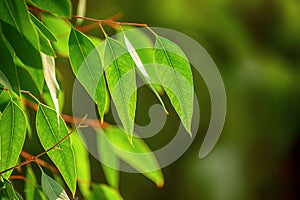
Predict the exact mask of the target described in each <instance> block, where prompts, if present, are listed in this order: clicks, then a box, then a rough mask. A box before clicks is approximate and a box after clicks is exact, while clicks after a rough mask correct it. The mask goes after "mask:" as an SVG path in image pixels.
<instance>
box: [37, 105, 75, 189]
mask: <svg viewBox="0 0 300 200" xmlns="http://www.w3.org/2000/svg"><path fill="white" fill-rule="evenodd" d="M59 126H60V128H59V127H58V123H57V115H56V112H55V110H53V109H51V108H49V107H47V106H45V105H43V104H39V107H38V111H37V114H36V130H37V134H38V137H39V139H40V141H41V144H42V146H43V147H44V149H45V150H47V149H49V148H52V147H53V146H55V145H57V143H58V142H59V141H60V140H61V139H63V138H64V137H65V136H66V135H67V134H68V129H67V126H66V124H65V122H64V121H63V120H62V118H61V117H60V123H59ZM47 154H48V156H49V157H50V158H51V160H52V161H53V163H54V164H55V166H56V167H57V168H58V170H59V171H60V173H61V175H62V177H63V178H64V180H65V182H66V184H67V185H68V187H69V188H70V190H71V192H72V193H73V194H74V193H75V190H76V179H77V174H76V167H75V158H74V152H73V148H72V146H71V144H70V138H66V139H65V140H64V141H63V142H61V143H60V144H58V145H57V146H56V149H53V150H51V151H49V152H48V153H47Z"/></svg>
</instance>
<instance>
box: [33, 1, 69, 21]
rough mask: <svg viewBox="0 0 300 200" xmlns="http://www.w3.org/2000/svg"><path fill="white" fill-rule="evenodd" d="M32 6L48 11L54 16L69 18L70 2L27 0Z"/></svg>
mask: <svg viewBox="0 0 300 200" xmlns="http://www.w3.org/2000/svg"><path fill="white" fill-rule="evenodd" d="M28 1H29V2H30V3H31V4H33V5H34V6H36V7H38V8H41V9H43V10H48V11H50V12H52V13H53V14H55V15H58V16H61V17H68V18H70V17H71V12H72V10H71V1H70V0H52V1H45V0H28Z"/></svg>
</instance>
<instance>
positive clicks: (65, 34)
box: [42, 13, 71, 57]
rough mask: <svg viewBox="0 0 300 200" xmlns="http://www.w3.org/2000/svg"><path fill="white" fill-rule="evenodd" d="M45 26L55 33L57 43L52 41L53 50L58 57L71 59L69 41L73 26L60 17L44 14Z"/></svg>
mask: <svg viewBox="0 0 300 200" xmlns="http://www.w3.org/2000/svg"><path fill="white" fill-rule="evenodd" d="M42 18H43V23H44V25H45V26H46V27H47V28H48V29H49V30H50V31H51V32H52V33H53V35H54V36H55V38H56V40H57V41H51V43H52V45H53V48H54V50H55V52H56V53H58V55H60V56H63V57H69V45H68V39H69V34H70V30H71V25H70V24H69V23H68V22H67V21H66V20H64V19H62V18H60V17H55V16H53V15H49V14H47V13H43V14H42Z"/></svg>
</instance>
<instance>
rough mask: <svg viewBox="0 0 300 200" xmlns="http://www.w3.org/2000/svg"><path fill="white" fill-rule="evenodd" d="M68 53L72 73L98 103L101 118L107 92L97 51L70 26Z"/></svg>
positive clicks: (83, 36) (84, 37)
mask: <svg viewBox="0 0 300 200" xmlns="http://www.w3.org/2000/svg"><path fill="white" fill-rule="evenodd" d="M69 53H70V61H71V66H72V69H73V71H74V74H75V75H76V77H77V78H78V80H79V81H80V83H81V84H82V85H83V86H84V88H85V89H86V91H87V92H88V93H89V95H90V96H91V97H92V99H93V100H94V101H95V103H96V104H97V105H98V111H99V115H100V117H101V120H103V118H104V113H105V107H106V104H107V102H106V100H107V98H106V95H107V93H106V85H105V79H104V75H103V70H102V66H101V60H100V56H99V53H98V51H97V50H96V48H95V46H94V44H93V43H92V42H91V41H90V40H89V39H88V37H87V36H85V35H84V34H83V33H81V32H79V31H77V30H75V29H74V28H72V29H71V33H70V38H69Z"/></svg>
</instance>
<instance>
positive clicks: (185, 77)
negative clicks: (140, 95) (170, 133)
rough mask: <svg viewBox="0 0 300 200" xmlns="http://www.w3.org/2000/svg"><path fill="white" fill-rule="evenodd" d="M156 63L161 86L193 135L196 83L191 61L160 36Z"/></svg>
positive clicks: (156, 51) (157, 39)
mask: <svg viewBox="0 0 300 200" xmlns="http://www.w3.org/2000/svg"><path fill="white" fill-rule="evenodd" d="M155 61H156V64H158V66H157V74H158V76H159V78H160V81H161V84H162V86H163V88H164V90H165V91H166V93H167V95H168V96H169V98H170V100H171V103H172V105H173V106H174V108H175V110H176V112H177V114H178V115H179V117H180V119H181V121H182V123H183V126H184V127H185V129H186V130H187V131H188V133H189V134H190V135H191V122H192V115H193V99H194V83H193V76H192V71H191V67H190V64H189V61H188V60H187V58H186V56H185V54H184V53H183V51H182V50H181V49H180V47H179V46H178V45H177V44H175V43H174V42H171V41H170V40H167V39H166V38H162V37H159V36H157V37H156V43H155Z"/></svg>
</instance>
